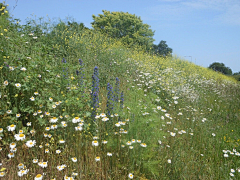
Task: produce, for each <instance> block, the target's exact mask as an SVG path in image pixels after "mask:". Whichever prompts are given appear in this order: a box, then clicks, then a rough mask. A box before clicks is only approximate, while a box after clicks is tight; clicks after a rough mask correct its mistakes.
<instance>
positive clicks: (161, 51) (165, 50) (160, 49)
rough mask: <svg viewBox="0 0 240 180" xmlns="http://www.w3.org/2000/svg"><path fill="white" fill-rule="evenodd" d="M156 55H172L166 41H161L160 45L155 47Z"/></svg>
mask: <svg viewBox="0 0 240 180" xmlns="http://www.w3.org/2000/svg"><path fill="white" fill-rule="evenodd" d="M153 51H154V53H155V54H157V55H160V56H163V57H166V56H171V55H172V48H170V47H168V45H167V43H166V41H163V40H161V41H160V43H159V44H158V45H155V44H154V45H153Z"/></svg>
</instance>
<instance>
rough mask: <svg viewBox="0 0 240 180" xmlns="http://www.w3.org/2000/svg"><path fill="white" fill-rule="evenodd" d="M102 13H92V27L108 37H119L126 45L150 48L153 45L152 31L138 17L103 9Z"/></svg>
mask: <svg viewBox="0 0 240 180" xmlns="http://www.w3.org/2000/svg"><path fill="white" fill-rule="evenodd" d="M102 12H103V14H99V15H98V16H95V15H92V17H93V20H94V21H93V22H92V23H91V24H92V27H93V28H94V29H95V30H100V31H101V32H102V33H105V34H107V35H108V36H110V37H113V38H117V39H120V40H121V41H122V42H123V43H124V44H126V45H128V46H133V45H140V46H143V47H145V48H146V49H150V48H151V47H152V45H153V41H154V39H153V35H154V32H153V31H152V30H151V29H150V26H149V25H148V24H144V23H143V22H142V20H141V18H140V17H138V16H136V15H134V14H129V13H128V12H127V13H124V12H110V11H106V10H103V11H102Z"/></svg>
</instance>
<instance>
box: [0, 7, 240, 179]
mask: <svg viewBox="0 0 240 180" xmlns="http://www.w3.org/2000/svg"><path fill="white" fill-rule="evenodd" d="M1 12H3V13H2V14H1V16H0V22H1V23H0V45H1V46H0V50H1V51H0V179H8V180H11V179H12V180H15V179H34V180H41V179H55V180H59V179H65V180H67V179H87V180H89V179H104V180H105V179H139V180H147V179H158V180H159V179H170V180H174V179H191V180H192V179H204V180H205V179H218V180H219V179H240V160H239V158H240V133H239V132H240V126H239V121H240V89H239V88H240V84H239V82H237V81H236V80H235V79H233V78H231V77H228V76H225V75H223V74H220V73H217V72H214V71H212V70H209V69H207V68H204V67H200V66H197V65H195V64H193V63H190V62H188V61H185V60H183V59H180V58H178V57H165V58H163V57H159V56H156V55H153V54H151V53H147V52H146V51H144V50H143V49H141V47H138V46H134V47H132V48H127V47H125V46H124V45H123V44H122V43H121V42H120V41H117V40H116V39H112V38H110V37H106V36H104V35H102V34H101V33H100V32H98V31H93V30H91V29H84V28H81V27H76V28H72V27H70V26H68V24H67V23H65V22H64V21H59V22H52V20H51V19H49V20H43V19H41V20H40V21H39V20H29V22H28V23H27V25H20V23H19V22H18V21H19V20H18V19H11V18H10V15H9V14H8V11H7V10H6V8H5V6H3V7H2V9H1Z"/></svg>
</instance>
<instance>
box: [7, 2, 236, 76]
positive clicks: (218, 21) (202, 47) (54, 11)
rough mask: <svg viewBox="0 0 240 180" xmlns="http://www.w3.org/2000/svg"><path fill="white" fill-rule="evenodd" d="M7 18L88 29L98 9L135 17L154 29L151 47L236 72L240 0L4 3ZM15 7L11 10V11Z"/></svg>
mask: <svg viewBox="0 0 240 180" xmlns="http://www.w3.org/2000/svg"><path fill="white" fill-rule="evenodd" d="M6 4H9V11H10V14H12V15H14V18H18V19H20V20H21V21H22V24H24V22H25V20H26V19H27V18H28V17H29V18H33V19H35V18H36V19H38V18H39V17H44V18H46V19H47V16H48V17H49V18H51V19H52V20H53V21H54V20H55V21H57V20H58V19H59V18H60V19H62V20H66V19H67V17H71V18H72V19H74V20H75V21H76V22H78V23H80V22H82V23H84V25H85V26H87V27H89V28H91V24H90V23H91V22H92V21H93V19H92V15H93V14H94V15H98V14H102V10H108V11H122V12H129V13H131V14H135V15H137V16H140V17H141V19H142V20H143V23H146V24H148V25H150V26H151V29H152V30H154V31H155V35H154V39H155V44H158V43H159V42H160V41H161V40H164V41H167V44H168V46H169V47H171V48H172V49H173V54H174V55H177V56H178V57H181V58H184V59H186V60H189V61H192V62H194V63H196V64H197V65H201V66H204V67H208V66H209V65H210V64H211V63H213V62H221V63H224V64H225V65H226V66H227V67H230V68H231V69H232V71H233V72H238V71H240V0H18V1H17V0H6ZM14 6H16V7H15V8H14Z"/></svg>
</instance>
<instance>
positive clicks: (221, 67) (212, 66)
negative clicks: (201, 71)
mask: <svg viewBox="0 0 240 180" xmlns="http://www.w3.org/2000/svg"><path fill="white" fill-rule="evenodd" d="M208 68H210V69H213V70H214V71H218V72H221V73H223V74H226V75H232V70H231V69H230V68H229V67H226V66H225V64H223V63H218V62H214V63H212V64H210V66H209V67H208Z"/></svg>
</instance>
